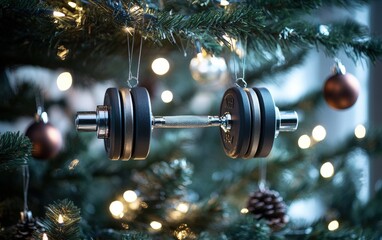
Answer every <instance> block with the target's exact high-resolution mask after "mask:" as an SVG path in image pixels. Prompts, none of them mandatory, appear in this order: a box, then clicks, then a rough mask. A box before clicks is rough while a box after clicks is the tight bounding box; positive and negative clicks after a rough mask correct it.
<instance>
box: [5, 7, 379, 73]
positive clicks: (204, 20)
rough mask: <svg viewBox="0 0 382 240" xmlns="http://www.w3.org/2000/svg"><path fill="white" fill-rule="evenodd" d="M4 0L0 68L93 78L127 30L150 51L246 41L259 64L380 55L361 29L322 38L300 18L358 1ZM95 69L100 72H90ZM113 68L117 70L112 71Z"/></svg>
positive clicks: (348, 26) (349, 25) (344, 28)
mask: <svg viewBox="0 0 382 240" xmlns="http://www.w3.org/2000/svg"><path fill="white" fill-rule="evenodd" d="M10 2H13V1H3V3H2V14H0V19H1V24H0V31H2V32H7V33H8V34H7V35H6V36H4V37H3V38H2V39H1V40H0V43H1V44H0V46H2V47H1V49H0V50H1V51H0V52H1V53H0V54H1V56H2V58H1V59H3V60H2V61H5V62H2V64H5V65H9V64H38V65H42V66H47V67H67V68H70V69H77V70H78V71H81V72H85V71H87V72H88V74H89V75H94V76H97V77H98V78H100V77H102V76H104V77H106V76H105V71H104V69H105V68H106V69H108V67H104V66H105V62H106V61H105V59H109V61H110V60H113V58H115V57H118V56H120V57H125V56H126V50H127V41H126V37H127V35H128V33H126V30H124V29H126V27H132V28H134V29H135V32H136V33H135V37H136V38H138V39H139V36H142V37H143V38H144V39H145V44H147V43H149V45H151V46H154V48H157V49H159V48H167V49H170V50H177V47H174V46H173V45H176V44H179V42H180V41H184V42H191V43H195V42H197V41H198V42H200V43H201V44H202V46H203V48H204V49H206V50H207V51H209V52H211V53H215V54H218V53H219V52H221V51H222V50H223V49H229V48H230V47H231V46H230V42H229V41H227V39H226V38H224V37H223V36H227V37H229V38H235V39H244V38H246V39H248V51H254V52H255V53H256V55H257V56H258V57H259V58H261V57H265V55H266V54H269V53H272V52H274V51H275V50H276V49H277V48H278V47H281V49H282V50H283V51H288V49H291V48H297V49H300V50H306V49H311V48H316V47H317V46H319V50H322V51H324V52H325V53H326V54H328V56H330V57H332V56H336V55H337V54H338V53H339V51H341V50H345V52H346V53H347V54H348V56H349V57H351V58H352V59H354V60H355V61H356V60H359V59H363V58H369V59H371V60H372V61H375V60H377V59H378V58H379V57H380V56H381V55H382V46H381V45H382V44H381V41H380V40H377V39H373V38H371V37H370V34H369V33H368V32H367V28H366V27H364V26H362V25H360V24H358V23H355V22H349V21H348V22H345V23H340V24H338V23H334V24H331V25H328V26H329V27H330V29H329V35H325V34H322V33H320V32H319V30H318V29H319V25H320V24H311V23H309V22H307V21H306V20H305V19H304V17H305V16H306V14H307V13H309V11H308V10H315V9H318V8H322V7H325V6H327V5H336V6H340V7H345V6H351V7H353V6H357V5H361V4H364V3H366V1H362V0H358V1H349V0H332V1H313V0H311V1H303V2H301V1H285V2H284V1H269V0H268V1H248V3H247V2H245V3H244V2H243V3H240V4H231V5H230V6H229V7H228V8H224V9H223V8H220V7H217V6H215V5H208V6H206V7H195V6H194V7H192V8H191V10H189V9H187V8H186V7H185V6H183V5H182V4H178V6H179V7H180V9H179V10H178V11H173V8H172V9H167V8H166V4H165V7H164V8H163V9H160V8H158V7H152V8H147V7H146V5H143V3H142V2H140V1H134V2H133V1H132V2H130V1H119V2H115V3H114V4H112V2H110V1H90V2H83V3H78V8H75V9H72V8H70V7H69V6H68V5H66V4H64V3H62V2H61V1H57V0H51V1H48V2H47V3H45V4H42V3H40V2H37V1H31V2H29V1H25V0H18V1H14V3H12V4H11V3H10ZM26 2H29V3H26ZM353 3H354V4H353ZM175 4H176V3H174V2H172V3H171V4H170V5H175ZM195 4H198V3H195ZM154 5H155V4H154ZM186 5H188V4H186ZM26 6H28V8H26ZM133 7H137V8H136V9H135V8H133ZM53 10H56V11H61V12H62V13H64V14H65V17H52V12H53ZM136 42H138V41H136ZM221 43H223V44H225V47H226V48H224V45H223V47H222V46H221ZM25 53H27V54H25ZM111 56H112V57H111ZM110 57H111V58H110ZM116 60H117V59H116ZM78 62H82V64H81V65H79V64H78ZM101 63H103V64H102V66H103V67H102V70H103V71H100V73H99V74H98V73H95V71H97V70H96V69H98V68H97V67H96V66H100V65H101ZM110 65H115V62H111V63H110ZM120 68H121V69H125V66H120ZM113 69H114V72H117V71H116V70H115V67H114V68H113ZM110 74H113V73H110Z"/></svg>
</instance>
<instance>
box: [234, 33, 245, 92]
mask: <svg viewBox="0 0 382 240" xmlns="http://www.w3.org/2000/svg"><path fill="white" fill-rule="evenodd" d="M243 48H244V49H243V52H242V54H241V55H242V56H241V65H242V66H241V67H242V70H243V72H242V76H241V77H240V78H239V77H238V70H237V69H236V60H234V72H235V78H236V82H235V84H236V86H238V87H242V88H246V87H247V82H246V81H245V70H246V64H247V62H246V59H247V37H245V38H244V46H243ZM235 55H236V54H235ZM237 55H239V54H237ZM238 57H240V56H238Z"/></svg>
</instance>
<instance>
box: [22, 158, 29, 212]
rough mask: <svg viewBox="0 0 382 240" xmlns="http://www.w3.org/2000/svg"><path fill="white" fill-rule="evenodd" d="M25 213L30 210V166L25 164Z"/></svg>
mask: <svg viewBox="0 0 382 240" xmlns="http://www.w3.org/2000/svg"><path fill="white" fill-rule="evenodd" d="M22 170H23V191H24V213H27V212H28V188H29V167H28V165H27V164H26V165H23V169H22Z"/></svg>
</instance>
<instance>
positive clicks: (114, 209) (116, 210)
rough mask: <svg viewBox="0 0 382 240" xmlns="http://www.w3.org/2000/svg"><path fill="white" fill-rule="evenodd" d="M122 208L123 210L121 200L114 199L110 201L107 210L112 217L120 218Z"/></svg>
mask: <svg viewBox="0 0 382 240" xmlns="http://www.w3.org/2000/svg"><path fill="white" fill-rule="evenodd" d="M123 210H124V207H123V203H122V202H120V201H114V202H112V203H110V206H109V211H110V213H111V214H112V215H113V216H114V217H117V218H122V217H123Z"/></svg>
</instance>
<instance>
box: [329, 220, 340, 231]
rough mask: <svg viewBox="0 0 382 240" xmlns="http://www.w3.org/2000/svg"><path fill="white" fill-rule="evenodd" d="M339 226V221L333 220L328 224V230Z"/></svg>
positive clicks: (333, 229)
mask: <svg viewBox="0 0 382 240" xmlns="http://www.w3.org/2000/svg"><path fill="white" fill-rule="evenodd" d="M339 227H340V223H339V222H338V221H337V220H333V221H331V222H330V223H329V224H328V230H329V231H335V230H337V229H338V228H339Z"/></svg>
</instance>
